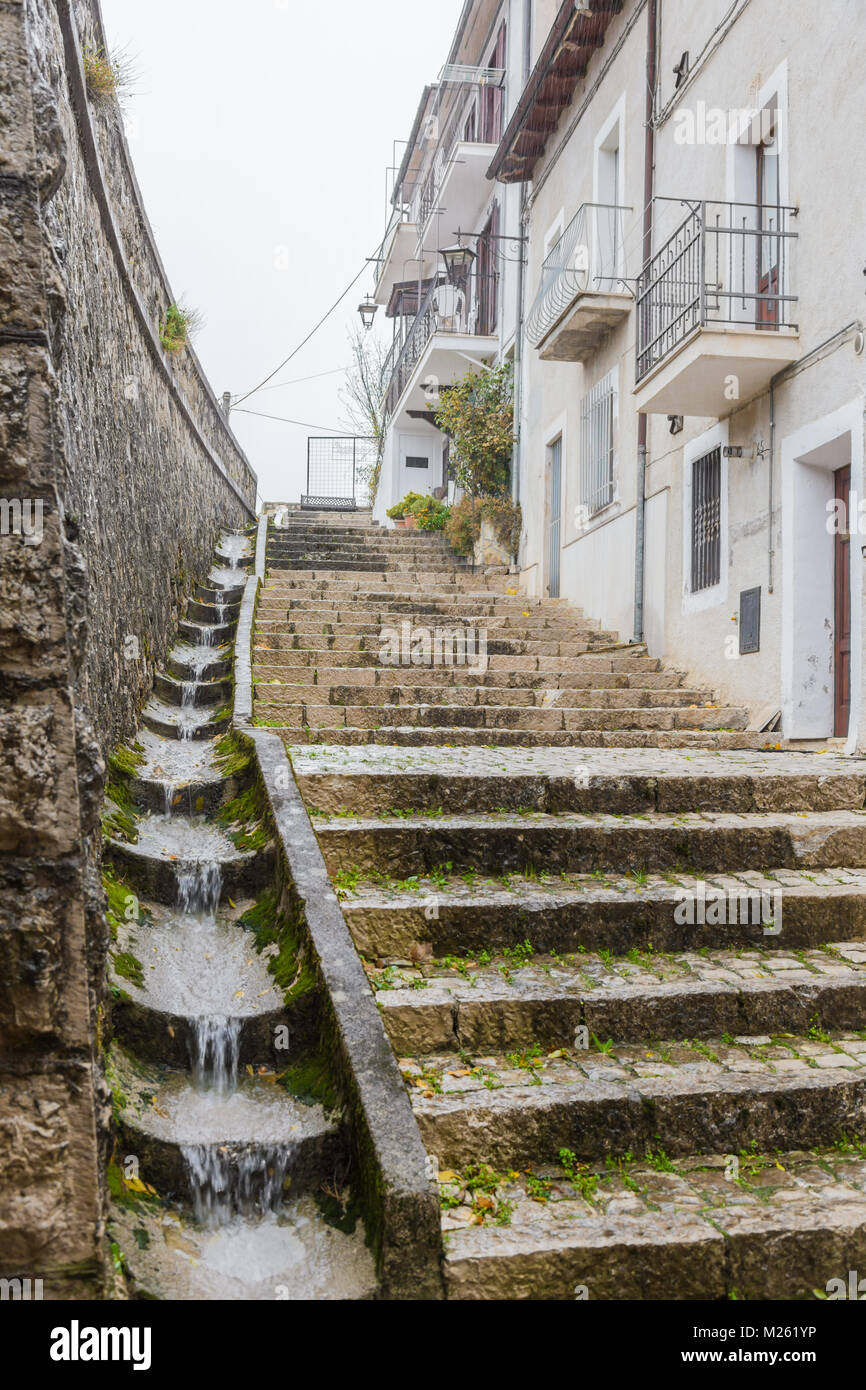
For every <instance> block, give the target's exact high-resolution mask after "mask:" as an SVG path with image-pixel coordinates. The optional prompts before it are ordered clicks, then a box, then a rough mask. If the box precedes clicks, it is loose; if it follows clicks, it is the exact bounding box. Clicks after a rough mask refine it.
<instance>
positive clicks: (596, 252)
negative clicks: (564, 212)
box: [526, 203, 634, 362]
mask: <svg viewBox="0 0 866 1390" xmlns="http://www.w3.org/2000/svg"><path fill="white" fill-rule="evenodd" d="M629 212H631V208H625V207H616V206H613V205H612V204H605V203H584V204H583V205H582V207H580V208H579V209H578V211H577V213H576V214H575V216H574V217H573V218H572V220H571V222H569V224H568V226H567V227H566V229H565V231H564V232H563V234H562V236H561V237H560V238H559V241H558V242H557V243H556V245H555V246H554V247H553V249H552V250H551V251H550V252H549V254H548V255H547V256H546V258H545V260H544V264H543V265H542V267H541V283H540V285H539V287H538V294H537V295H536V296H535V302H534V304H533V306H532V308H531V310H530V312H529V316H528V318H527V326H526V334H527V337H528V339H529V341H530V342H531V343H532V346H533V347H535V348H538V355H539V357H541V358H542V359H543V360H544V361H545V362H583V361H584V360H585V359H586V358H587V357H589V356H590V355H591V354H592V353H593V352H594V351H595V350H596V348H597V347H598V346H599V344H600V343H601V342H602V340H603V339H604V338H605V337H606V336H607V334H608V333H609V332H610V330H611V329H612V328H615V327H616V325H617V324H618V323H620V322H621V321H622V320H623V319H624V318H625V317H626V315H627V314H628V312H629V310H630V309H631V306H632V304H633V303H634V296H633V295H632V293H631V291H630V290H629V288H628V285H627V284H626V282H625V280H624V279H622V278H621V277H622V275H623V273H624V266H623V258H624V253H623V247H624V242H625V237H624V231H625V216H626V213H629Z"/></svg>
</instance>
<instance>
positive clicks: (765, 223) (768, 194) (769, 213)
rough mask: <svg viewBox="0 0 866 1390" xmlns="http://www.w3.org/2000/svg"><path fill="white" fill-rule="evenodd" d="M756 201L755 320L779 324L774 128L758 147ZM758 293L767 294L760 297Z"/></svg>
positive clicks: (764, 324) (771, 325) (770, 325)
mask: <svg viewBox="0 0 866 1390" xmlns="http://www.w3.org/2000/svg"><path fill="white" fill-rule="evenodd" d="M757 153H758V170H757V174H758V179H757V203H758V219H759V235H758V238H757V241H758V266H757V282H758V295H759V298H758V300H757V305H756V313H755V321H756V323H757V326H758V327H759V328H777V327H778V325H779V300H778V298H777V296H778V294H779V253H780V248H781V238H780V236H779V229H780V220H781V212H780V210H779V149H778V143H777V141H776V138H775V129H771V130H770V132H769V134H768V135H767V136H766V138H765V139H763V140H762V141H761V143H760V145H759V146H758V152H757ZM760 296H768V297H766V298H761V297H760Z"/></svg>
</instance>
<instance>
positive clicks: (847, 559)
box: [833, 466, 851, 738]
mask: <svg viewBox="0 0 866 1390" xmlns="http://www.w3.org/2000/svg"><path fill="white" fill-rule="evenodd" d="M833 478H834V481H835V483H836V498H837V500H838V501H841V502H844V504H845V508H844V511H842V509H841V508H837V515H838V514H839V513H841V516H842V517H844V522H843V523H841V524H840V525H838V526H837V529H836V536H835V551H836V556H835V595H836V598H835V610H836V611H835V615H834V623H833V647H834V653H833V655H834V664H835V671H836V696H835V707H834V716H833V733H834V734H835V736H836V737H837V738H845V737H846V736H847V733H848V715H849V713H850V709H851V542H850V540H849V533H848V526H849V524H850V523H849V518H848V505H849V493H850V488H851V469H850V466H849V467H846V468H839V469H837V470H836V472H835V473H834V474H833ZM840 520H841V518H840ZM843 526H844V530H843V529H842V528H843Z"/></svg>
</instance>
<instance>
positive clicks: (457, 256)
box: [439, 233, 475, 285]
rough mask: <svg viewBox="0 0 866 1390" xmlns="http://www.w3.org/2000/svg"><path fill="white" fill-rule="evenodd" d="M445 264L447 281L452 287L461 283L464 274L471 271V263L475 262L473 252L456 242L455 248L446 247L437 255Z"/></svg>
mask: <svg viewBox="0 0 866 1390" xmlns="http://www.w3.org/2000/svg"><path fill="white" fill-rule="evenodd" d="M458 236H459V233H458ZM439 254H440V255H441V257H442V259H443V261H444V262H445V269H446V271H447V272H448V279H449V281H450V283H451V284H452V285H460V284H462V283H463V281H464V278H465V275H466V272H467V271H468V270H471V268H472V262H473V261H474V260H475V252H474V251H473V250H472V248H471V247H469V246H464V245H463V244H462V242H461V241H459V240H458V242H457V244H456V245H455V246H446V248H445V250H444V251H441V252H440V253H439Z"/></svg>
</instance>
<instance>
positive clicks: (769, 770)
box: [290, 747, 866, 816]
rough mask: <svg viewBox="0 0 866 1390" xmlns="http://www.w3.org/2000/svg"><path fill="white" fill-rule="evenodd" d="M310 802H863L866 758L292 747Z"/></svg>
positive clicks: (379, 805)
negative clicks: (408, 751) (574, 754)
mask: <svg viewBox="0 0 866 1390" xmlns="http://www.w3.org/2000/svg"><path fill="white" fill-rule="evenodd" d="M290 752H291V756H292V763H293V766H294V771H295V776H296V778H297V780H298V785H299V787H300V788H301V791H302V793H303V795H304V797H305V798H306V800H307V803H308V804H309V805H311V806H314V807H316V808H317V809H318V810H319V811H322V812H325V813H331V814H335V813H336V812H337V811H345V810H350V811H352V812H355V813H360V814H363V815H368V816H369V815H383V814H385V813H392V812H395V811H411V812H413V813H424V812H425V811H436V812H437V813H439V814H441V812H442V811H443V810H444V811H445V812H447V813H449V814H454V813H466V812H470V813H471V812H490V811H506V810H511V811H526V810H531V811H545V812H549V813H558V812H562V811H580V812H596V813H607V814H609V815H623V814H628V813H631V814H636V813H643V812H647V811H653V812H658V811H661V812H669V813H672V814H673V813H676V812H678V811H692V812H701V811H708V812H715V811H717V810H718V809H719V807H721V806H724V807H725V808H726V810H728V811H730V812H737V813H740V814H748V813H752V812H766V811H787V812H798V811H833V810H847V811H859V810H862V809H863V808H864V806H866V763H864V762H863V760H861V759H857V760H852V759H850V758H843V757H834V756H833V755H832V754H827V755H823V756H820V757H819V756H814V757H810V756H809V755H808V754H806V755H804V754H802V753H775V752H773V753H755V752H741V753H731V754H724V753H701V752H700V751H693V752H685V751H676V750H673V751H670V752H659V751H658V750H655V749H649V750H647V749H640V748H637V749H629V750H609V749H594V750H586V751H585V752H582V753H581V756H580V758H575V759H574V761H573V762H569V761H564V760H563V756H562V753H561V752H560V751H558V750H557V749H551V748H547V749H544V748H539V749H534V750H532V751H526V750H523V749H512V750H509V751H508V752H507V753H504V752H503V751H502V750H499V749H496V750H493V751H491V750H489V749H478V750H472V751H467V750H464V749H458V748H454V749H451V748H437V749H436V751H435V752H427V751H425V750H423V749H419V750H417V751H416V752H415V753H413V754H412V756H411V757H410V758H407V756H406V753H405V750H404V749H402V748H396V749H389V748H386V747H383V748H370V749H365V750H363V752H355V751H346V750H344V749H339V748H335V749H327V748H320V749H316V750H315V751H313V752H311V751H310V750H309V749H307V748H303V747H301V748H292V749H290Z"/></svg>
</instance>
